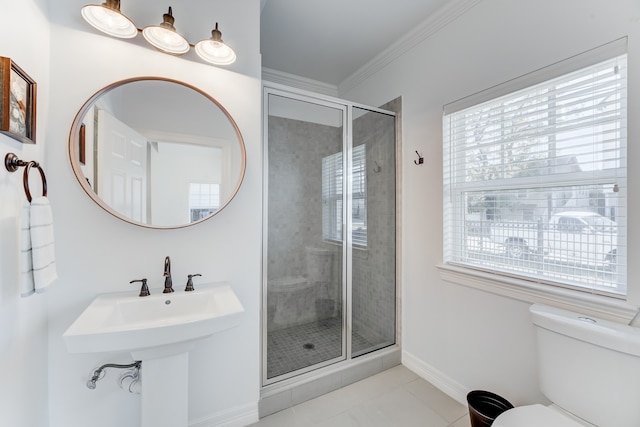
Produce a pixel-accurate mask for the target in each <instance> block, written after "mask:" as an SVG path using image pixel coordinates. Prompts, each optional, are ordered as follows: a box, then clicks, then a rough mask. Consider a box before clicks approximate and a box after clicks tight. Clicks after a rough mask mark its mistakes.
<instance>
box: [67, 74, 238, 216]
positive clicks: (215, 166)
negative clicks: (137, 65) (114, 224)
mask: <svg viewBox="0 0 640 427" xmlns="http://www.w3.org/2000/svg"><path fill="white" fill-rule="evenodd" d="M69 158H70V161H71V167H72V168H73V171H74V173H75V175H76V177H77V179H78V182H79V183H80V185H81V186H82V188H83V189H84V190H85V192H86V193H87V195H89V197H91V199H92V200H93V201H95V202H96V203H97V204H98V205H99V206H101V207H102V208H103V209H105V210H106V211H107V212H109V213H110V214H112V215H113V216H115V217H117V218H120V219H121V220H123V221H126V222H129V223H131V224H135V225H139V226H142V227H148V228H181V227H186V226H190V225H193V224H197V223H200V222H202V221H205V220H207V219H209V218H211V217H213V216H215V215H216V214H217V213H218V212H220V211H221V210H222V209H223V208H224V207H225V206H227V205H228V204H229V202H230V201H231V200H232V199H233V197H234V196H235V194H236V193H237V191H238V189H239V188H240V185H241V183H242V180H243V178H244V173H245V167H246V152H245V145H244V141H243V139H242V135H241V134H240V130H239V129H238V126H237V125H236V123H235V121H234V120H233V118H232V117H231V115H230V114H229V113H228V111H227V110H226V109H225V108H224V107H223V106H222V105H221V104H220V103H219V102H218V101H217V100H215V99H214V98H213V97H211V96H210V95H208V94H206V93H205V92H203V91H202V90H200V89H198V88H196V87H194V86H191V85H189V84H186V83H183V82H180V81H177V80H171V79H166V78H159V77H138V78H131V79H127V80H122V81H118V82H115V83H113V84H111V85H109V86H107V87H105V88H103V89H101V90H99V91H98V92H97V93H95V94H94V95H93V96H92V97H91V98H89V99H88V100H87V101H86V102H85V104H84V105H83V106H82V108H80V111H79V112H78V114H77V115H76V117H75V120H74V121H73V124H72V126H71V131H70V134H69Z"/></svg>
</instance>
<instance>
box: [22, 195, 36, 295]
mask: <svg viewBox="0 0 640 427" xmlns="http://www.w3.org/2000/svg"><path fill="white" fill-rule="evenodd" d="M30 223H31V205H30V204H29V202H25V203H24V205H23V206H22V212H21V215H20V296H21V297H28V296H29V295H31V294H33V293H34V292H35V291H36V287H35V284H34V283H33V262H32V258H31V227H30Z"/></svg>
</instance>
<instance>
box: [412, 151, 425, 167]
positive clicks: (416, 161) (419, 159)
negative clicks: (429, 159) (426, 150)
mask: <svg viewBox="0 0 640 427" xmlns="http://www.w3.org/2000/svg"><path fill="white" fill-rule="evenodd" d="M416 154H417V155H418V160H414V161H413V163H415V164H416V165H421V164H423V163H424V157H422V155H421V154H420V153H418V150H416Z"/></svg>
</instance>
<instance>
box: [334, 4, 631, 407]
mask: <svg viewBox="0 0 640 427" xmlns="http://www.w3.org/2000/svg"><path fill="white" fill-rule="evenodd" d="M626 35H628V36H629V101H628V107H629V110H628V115H629V118H630V120H629V130H628V140H629V165H630V166H633V165H634V164H637V163H639V162H640V150H639V149H638V147H637V144H634V141H635V140H636V139H637V138H638V136H639V135H640V130H638V129H637V126H635V125H636V122H637V121H635V120H634V119H633V118H634V117H637V116H638V115H639V113H640V84H639V82H640V71H639V70H640V2H638V1H637V0H616V1H602V0H562V1H557V0H537V1H533V0H483V1H481V2H479V3H478V4H477V5H476V6H474V7H473V8H472V9H471V10H469V11H468V12H467V13H466V14H464V15H463V16H462V17H460V18H459V19H457V20H456V21H454V22H453V23H451V24H450V25H448V26H447V27H445V28H444V29H442V30H441V31H439V32H438V33H436V34H435V35H433V36H431V37H430V38H429V39H427V40H425V41H424V42H422V43H420V44H419V45H417V46H416V47H415V48H413V49H412V50H410V51H408V52H407V53H406V54H404V55H403V56H401V57H400V58H398V59H397V60H395V61H394V62H392V63H391V64H389V65H387V66H386V67H385V68H383V69H382V70H381V71H379V72H377V73H376V74H375V75H373V76H371V77H370V78H369V79H367V80H366V81H364V82H362V83H361V84H359V85H358V86H357V87H355V88H352V89H350V90H348V91H347V92H346V93H341V94H340V96H341V97H344V98H347V99H351V100H354V101H357V102H362V103H365V104H369V105H380V104H383V103H384V102H387V101H388V100H390V99H393V98H395V97H397V96H399V95H401V96H402V101H403V106H402V117H403V119H402V132H403V144H404V145H403V160H402V162H403V176H402V180H403V183H402V185H403V188H402V191H403V203H402V222H403V230H404V233H403V239H402V253H403V259H402V267H401V268H402V286H403V291H402V299H403V314H402V322H403V341H402V342H403V352H404V359H403V360H404V362H405V363H407V364H409V365H410V366H411V367H413V368H414V369H418V370H420V372H421V373H422V374H423V375H425V376H427V377H430V378H435V379H438V380H441V381H442V383H441V385H444V386H447V387H449V391H450V392H453V393H454V394H455V393H457V396H456V397H458V398H461V399H463V398H464V393H463V392H464V390H469V389H475V388H482V389H489V390H493V391H495V392H497V393H499V394H502V395H504V396H505V397H507V398H508V399H509V400H511V401H512V402H513V403H515V404H522V403H527V402H533V401H544V399H543V397H542V396H541V395H540V393H539V390H538V387H537V383H536V368H535V354H534V336H533V328H532V327H531V325H530V322H529V316H528V307H529V304H528V303H527V302H524V301H516V300H513V299H509V298H506V297H502V296H498V295H494V294H490V293H486V292H482V291H479V290H475V289H471V288H467V287H464V286H459V285H455V284H452V283H448V282H444V281H443V280H442V279H441V278H440V275H439V274H438V270H437V269H436V265H437V264H439V263H441V262H442V239H441V237H436V236H441V235H442V123H441V121H442V107H443V105H445V104H447V103H449V102H451V101H454V100H456V99H459V98H461V97H464V96H467V95H471V94H473V93H475V92H478V91H480V90H483V89H486V88H489V87H491V86H493V85H496V84H499V83H501V82H504V81H507V80H509V79H512V78H514V77H517V76H520V75H522V74H525V73H528V72H531V71H533V70H536V69H538V68H541V67H544V66H546V65H550V64H552V63H554V62H556V61H559V60H562V59H565V58H568V57H570V56H572V55H575V54H578V53H581V52H583V51H586V50H588V49H591V48H593V47H596V46H599V45H602V44H604V43H607V42H609V41H612V40H615V39H617V38H619V37H622V36H626ZM415 150H418V151H419V152H421V153H422V154H423V155H424V156H425V164H424V165H423V166H415V165H414V164H413V160H414V159H416V155H415ZM628 171H629V188H630V189H633V188H634V184H635V183H638V182H640V171H638V169H637V168H635V169H634V168H633V167H630V168H629V169H628ZM632 191H633V190H630V193H631V197H630V200H629V216H628V217H629V218H630V219H632V218H634V217H636V216H637V215H636V213H637V212H638V211H639V210H640V205H639V202H638V200H637V198H635V197H634V195H633V193H632ZM639 233H640V230H639V229H638V227H637V226H636V225H635V224H634V223H633V222H632V221H630V223H629V240H628V244H629V252H628V253H629V259H630V260H633V259H636V258H637V255H638V253H639V251H640V247H639V246H638V245H640V243H639V242H640V238H639V237H638V235H639ZM630 264H631V265H630V268H629V287H630V293H631V294H632V296H633V298H634V299H635V301H636V304H637V301H638V298H637V295H638V293H639V292H640V286H639V285H638V284H637V283H636V282H637V280H636V278H637V277H638V266H634V265H633V263H632V262H631V263H630Z"/></svg>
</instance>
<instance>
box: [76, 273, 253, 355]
mask: <svg viewBox="0 0 640 427" xmlns="http://www.w3.org/2000/svg"><path fill="white" fill-rule="evenodd" d="M243 311H244V308H243V307H242V304H240V301H239V300H238V298H237V297H236V295H235V293H234V292H233V290H232V289H231V288H230V287H229V286H228V285H222V286H213V287H207V286H203V285H200V287H199V288H198V289H196V290H195V291H192V292H182V291H176V292H174V293H170V294H163V293H160V292H158V293H156V294H152V295H150V296H147V297H138V296H137V294H136V293H133V292H122V293H110V294H103V295H100V296H98V297H97V298H96V299H95V300H93V302H91V304H89V306H88V307H87V308H86V309H85V310H84V311H83V312H82V314H80V316H78V318H77V319H76V320H75V322H73V324H72V325H71V326H70V327H69V329H67V330H66V332H65V333H64V334H63V339H64V342H65V344H66V345H67V350H68V351H69V352H71V353H96V352H118V351H129V352H136V351H141V350H142V351H145V350H149V349H156V348H161V347H163V346H170V345H173V344H179V343H188V342H192V341H195V340H198V339H201V338H205V337H207V336H209V335H212V334H214V333H216V332H219V331H222V330H224V329H229V328H231V327H233V326H236V325H237V324H239V322H240V319H239V316H240V314H241V313H242V312H243Z"/></svg>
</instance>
